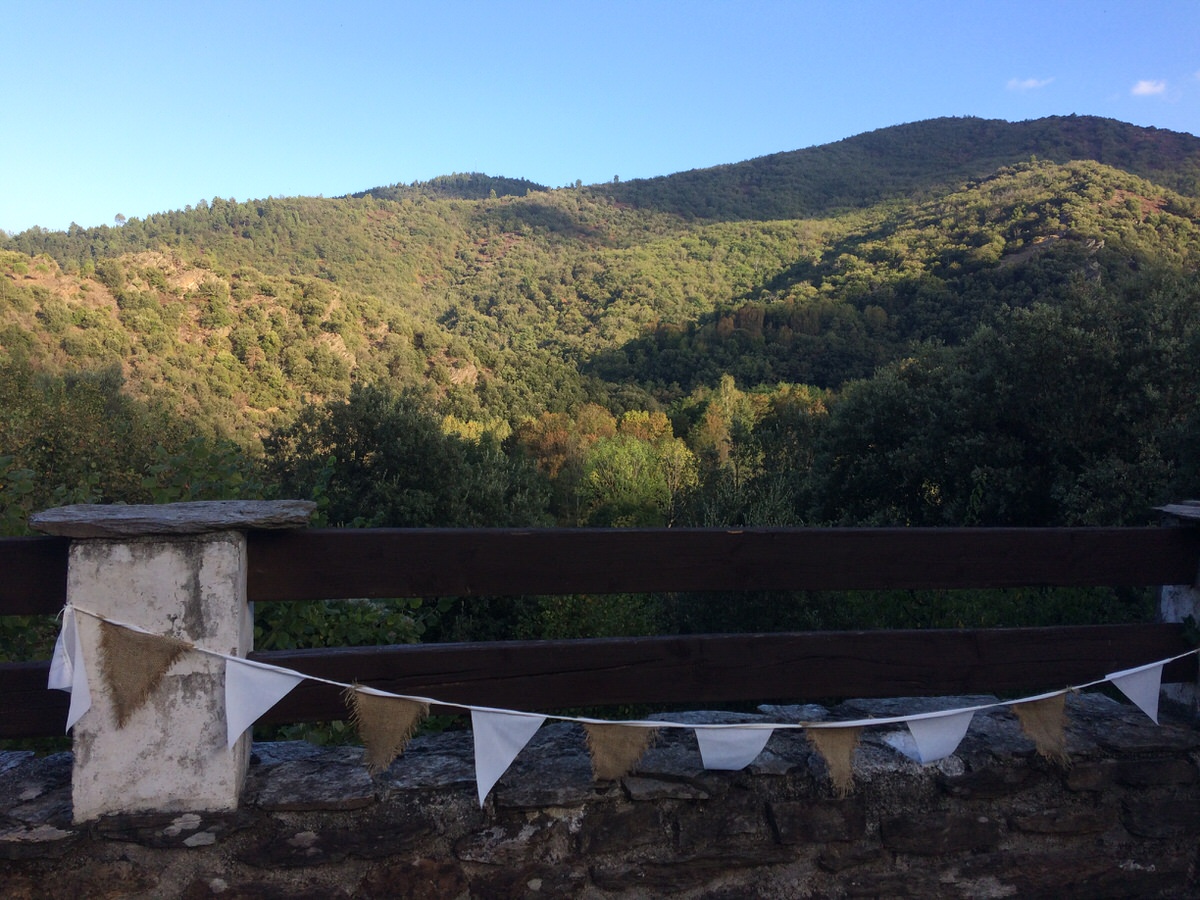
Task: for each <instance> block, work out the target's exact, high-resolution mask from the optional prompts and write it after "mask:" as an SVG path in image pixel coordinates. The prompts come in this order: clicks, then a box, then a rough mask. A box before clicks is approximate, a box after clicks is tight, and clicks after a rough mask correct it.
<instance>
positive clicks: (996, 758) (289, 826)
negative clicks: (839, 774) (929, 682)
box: [0, 694, 1200, 900]
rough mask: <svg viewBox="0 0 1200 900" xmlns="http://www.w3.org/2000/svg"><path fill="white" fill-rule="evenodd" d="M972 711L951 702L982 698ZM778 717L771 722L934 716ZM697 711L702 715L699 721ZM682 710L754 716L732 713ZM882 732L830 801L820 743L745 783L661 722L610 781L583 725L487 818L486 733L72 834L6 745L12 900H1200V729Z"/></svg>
mask: <svg viewBox="0 0 1200 900" xmlns="http://www.w3.org/2000/svg"><path fill="white" fill-rule="evenodd" d="M978 699H979V698H955V699H951V700H949V701H948V703H947V702H943V703H941V704H939V705H941V706H946V705H955V706H961V705H969V704H970V703H972V702H977V701H978ZM920 702H921V701H914V700H909V701H903V700H898V701H869V702H868V701H859V702H849V703H845V704H842V705H841V706H839V707H836V708H834V709H832V710H825V709H823V708H821V707H812V706H806V707H770V708H764V710H763V715H762V716H759V717H756V718H759V719H761V720H764V721H785V720H789V719H790V720H795V721H801V720H813V719H815V718H824V717H826V716H830V717H833V718H848V717H858V716H863V715H876V716H886V715H890V714H893V713H895V712H913V711H918V710H917V709H916V705H918V704H919V703H920ZM689 717H690V718H689ZM676 718H677V719H682V720H687V721H695V722H700V721H737V720H740V719H744V718H747V716H745V715H744V714H743V715H741V716H734V715H731V714H720V713H708V714H704V713H690V714H682V715H681V716H678V717H676ZM902 729H903V726H899V727H879V728H868V729H866V730H865V731H864V737H863V743H862V745H861V746H860V747H859V749H858V751H857V753H856V756H855V767H854V774H855V789H854V791H853V792H852V793H851V794H850V795H849V796H847V797H845V798H844V799H839V798H838V797H836V796H835V795H834V793H833V792H832V790H831V788H830V786H829V784H828V780H827V778H826V773H825V765H824V762H823V761H822V760H821V758H820V756H819V755H817V754H816V753H815V752H814V751H813V750H812V748H811V747H810V746H809V745H808V743H807V740H806V738H805V737H804V733H803V732H802V731H777V732H776V733H775V734H774V736H773V737H772V739H771V741H770V743H769V744H768V746H767V749H766V751H764V753H763V754H762V755H761V756H760V757H759V758H758V759H757V760H756V761H755V763H754V764H752V765H751V766H750V767H748V768H747V769H745V770H743V771H740V772H712V771H705V770H704V769H703V768H702V767H701V764H700V756H699V752H698V750H697V747H696V742H695V738H694V736H693V735H692V733H691V732H690V731H686V730H664V731H663V732H662V733H661V736H660V738H659V739H658V741H657V742H656V743H655V745H654V746H653V747H652V749H651V750H650V751H649V752H648V753H647V754H646V756H645V757H644V758H643V760H642V761H641V763H640V765H639V766H638V767H637V769H636V770H635V771H634V772H633V773H631V774H630V775H628V776H626V777H625V778H623V779H620V780H619V781H615V782H595V781H593V779H592V775H591V769H590V764H589V760H588V756H587V751H586V749H585V745H584V739H583V734H582V730H581V729H580V728H579V726H577V725H572V724H567V723H557V724H548V725H546V726H544V727H543V728H542V729H541V730H540V731H539V733H538V734H537V735H536V736H535V738H534V740H533V741H532V742H531V744H530V745H529V746H527V747H526V748H525V750H523V751H522V752H521V754H520V756H518V758H517V760H516V762H515V763H514V765H513V767H512V768H511V769H510V770H509V772H508V773H507V774H506V775H505V776H504V778H502V779H501V781H500V783H499V784H498V785H497V787H496V789H495V790H494V791H493V792H492V794H491V795H490V796H489V797H488V800H487V803H486V805H485V806H484V808H483V809H480V808H479V805H478V801H477V798H476V795H475V780H474V768H473V757H472V744H471V736H470V733H469V732H467V731H447V732H444V733H442V734H437V735H426V736H421V737H418V738H417V739H415V740H414V741H413V742H412V744H411V745H410V747H409V749H408V750H407V752H406V753H405V755H404V756H403V757H401V758H400V759H398V760H397V761H396V762H395V763H394V764H393V765H392V766H391V768H390V769H388V771H386V772H385V773H383V774H382V775H380V776H379V777H376V778H371V777H370V776H369V775H368V774H367V772H366V770H365V768H364V767H363V766H362V764H361V757H362V751H361V748H355V747H343V748H334V749H330V748H318V747H314V746H311V745H307V744H302V743H273V744H263V743H260V744H256V745H255V748H254V754H253V757H252V763H251V768H250V776H249V780H248V783H247V787H246V791H245V794H244V798H243V803H242V806H241V808H240V809H239V810H238V811H236V812H233V813H222V814H208V813H197V812H163V813H155V814H145V815H125V816H109V817H105V818H101V819H99V820H96V821H94V822H91V823H88V824H85V825H80V826H75V825H72V824H71V818H72V817H71V808H70V803H71V799H70V798H71V793H70V785H69V779H70V772H71V760H70V754H66V753H62V754H57V755H52V756H44V757H35V756H34V754H32V753H28V752H10V753H4V754H0V896H4V897H6V898H34V897H47V898H49V897H53V898H59V897H71V896H79V897H100V896H103V897H147V898H149V897H154V898H159V897H184V898H208V897H221V898H258V897H264V898H265V897H298V898H308V897H311V898H322V900H326V898H367V897H406V898H414V900H419V898H438V900H441V898H504V897H556V898H558V897H576V898H610V897H613V898H615V897H629V898H632V897H654V896H662V895H671V896H675V897H680V898H701V897H703V898H710V900H717V898H730V900H732V898H745V897H763V898H792V897H829V898H834V897H921V898H940V897H946V898H960V897H973V898H985V897H986V898H997V897H1015V898H1025V897H1044V896H1053V897H1055V898H1056V900H1057V898H1071V897H1080V898H1084V897H1086V898H1098V897H1122V898H1124V897H1186V896H1200V879H1198V878H1197V851H1198V849H1200V779H1198V777H1197V765H1198V764H1200V731H1198V730H1197V729H1196V728H1195V727H1194V726H1192V725H1190V724H1182V723H1170V722H1166V723H1165V724H1164V725H1163V726H1161V727H1160V726H1157V725H1155V724H1154V723H1153V722H1151V721H1150V720H1149V719H1148V718H1147V717H1146V716H1145V715H1143V714H1142V713H1141V712H1140V711H1138V710H1137V709H1136V708H1134V707H1131V706H1128V705H1124V704H1121V703H1118V702H1116V701H1115V700H1113V699H1110V698H1108V697H1106V696H1103V695H1101V694H1088V695H1083V696H1075V697H1072V698H1070V701H1069V703H1068V737H1069V741H1068V749H1069V751H1070V755H1071V759H1072V765H1071V766H1070V767H1068V768H1063V767H1060V766H1057V765H1055V764H1053V763H1050V762H1048V761H1046V760H1044V759H1042V758H1040V757H1039V756H1038V755H1037V754H1036V752H1035V750H1034V747H1033V745H1032V743H1030V741H1029V740H1027V739H1026V738H1025V736H1024V735H1023V734H1022V732H1021V730H1020V727H1019V724H1018V723H1017V720H1016V718H1015V717H1014V716H1013V715H1012V714H1011V713H1009V712H1008V711H1007V710H1006V709H1003V708H1001V709H997V710H994V711H989V712H984V713H979V714H977V715H976V717H975V721H974V723H973V724H972V727H971V730H970V731H969V732H968V734H967V737H966V739H965V740H964V742H963V743H962V745H961V746H960V747H959V750H958V752H957V753H956V754H955V755H954V756H953V757H950V758H949V759H947V760H943V761H942V762H941V763H938V764H935V765H929V766H921V765H919V764H917V763H914V762H912V761H910V760H908V759H907V758H906V757H905V756H903V755H902V754H901V753H899V752H898V751H897V749H896V747H897V746H898V745H900V744H901V743H902V742H903V738H904V735H903V733H902Z"/></svg>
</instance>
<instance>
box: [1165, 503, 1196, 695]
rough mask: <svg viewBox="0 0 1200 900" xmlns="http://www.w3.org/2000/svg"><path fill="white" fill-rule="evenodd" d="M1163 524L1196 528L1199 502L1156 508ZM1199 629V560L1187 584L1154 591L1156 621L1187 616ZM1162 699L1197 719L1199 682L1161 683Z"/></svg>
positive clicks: (1166, 620)
mask: <svg viewBox="0 0 1200 900" xmlns="http://www.w3.org/2000/svg"><path fill="white" fill-rule="evenodd" d="M1159 511H1160V512H1162V513H1163V517H1164V520H1165V522H1164V524H1166V525H1168V526H1171V527H1176V528H1196V527H1200V500H1188V501H1186V502H1184V503H1175V504H1171V505H1170V506H1163V507H1159ZM1189 616H1190V617H1191V619H1192V621H1193V622H1195V623H1196V624H1197V627H1200V560H1198V561H1197V573H1196V577H1195V578H1194V579H1193V580H1192V583H1191V584H1166V585H1163V586H1162V587H1160V588H1159V592H1158V619H1159V621H1160V622H1186V621H1187V620H1188V617H1189ZM1162 694H1163V697H1164V698H1165V699H1166V700H1167V701H1168V702H1170V703H1171V704H1173V705H1174V706H1176V707H1177V708H1178V709H1179V711H1180V712H1186V713H1188V714H1189V715H1191V716H1194V717H1197V718H1200V683H1192V684H1164V685H1163V686H1162Z"/></svg>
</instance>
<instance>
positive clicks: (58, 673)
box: [46, 606, 92, 731]
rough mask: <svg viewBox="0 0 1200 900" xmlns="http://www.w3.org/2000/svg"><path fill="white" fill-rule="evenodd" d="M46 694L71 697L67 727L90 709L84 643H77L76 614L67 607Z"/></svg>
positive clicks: (56, 642)
mask: <svg viewBox="0 0 1200 900" xmlns="http://www.w3.org/2000/svg"><path fill="white" fill-rule="evenodd" d="M46 688H47V690H52V691H66V692H67V693H68V694H70V695H71V704H70V706H69V707H68V708H67V726H66V728H65V729H64V731H70V730H71V728H72V727H73V726H74V725H75V723H76V722H78V721H79V720H80V719H81V718H83V714H84V713H85V712H87V711H88V710H89V709H91V708H92V690H91V686H90V685H89V684H88V679H87V667H86V666H85V665H84V663H83V642H82V641H80V639H79V627H78V625H77V624H76V622H75V610H74V609H72V608H71V607H69V606H68V607H67V608H66V609H65V610H64V611H63V621H62V628H61V629H60V630H59V632H58V638H57V640H55V642H54V655H53V656H52V657H51V659H50V677H49V679H47V681H46Z"/></svg>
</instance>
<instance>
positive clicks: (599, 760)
mask: <svg viewBox="0 0 1200 900" xmlns="http://www.w3.org/2000/svg"><path fill="white" fill-rule="evenodd" d="M583 729H584V731H586V732H587V747H588V753H590V754H591V755H592V774H593V775H595V777H596V778H597V779H599V780H601V781H612V780H615V779H617V778H621V777H622V776H624V775H628V774H629V772H630V771H631V770H632V769H633V767H634V766H636V765H637V763H638V760H639V759H641V758H642V754H644V753H645V752H646V749H647V748H648V747H649V746H650V745H651V744H652V743H653V742H654V738H655V737H656V736H657V735H658V729H657V728H639V727H638V726H636V725H617V724H612V725H608V724H601V723H596V722H586V723H584V726H583Z"/></svg>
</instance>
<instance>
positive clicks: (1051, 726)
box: [1012, 694, 1071, 766]
mask: <svg viewBox="0 0 1200 900" xmlns="http://www.w3.org/2000/svg"><path fill="white" fill-rule="evenodd" d="M1066 702H1067V695H1066V694H1055V695H1054V696H1053V697H1044V698H1042V699H1041V700H1030V701H1029V702H1028V703H1014V704H1013V705H1012V711H1013V712H1014V713H1016V714H1017V718H1018V719H1020V720H1021V730H1022V731H1024V732H1025V736H1026V737H1028V738H1029V739H1030V740H1031V741H1033V743H1034V745H1035V746H1036V747H1037V752H1038V754H1039V755H1041V756H1044V757H1045V758H1046V759H1048V760H1050V761H1051V762H1056V763H1058V764H1059V765H1062V766H1069V765H1070V764H1071V758H1070V757H1069V756H1067V732H1066Z"/></svg>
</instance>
